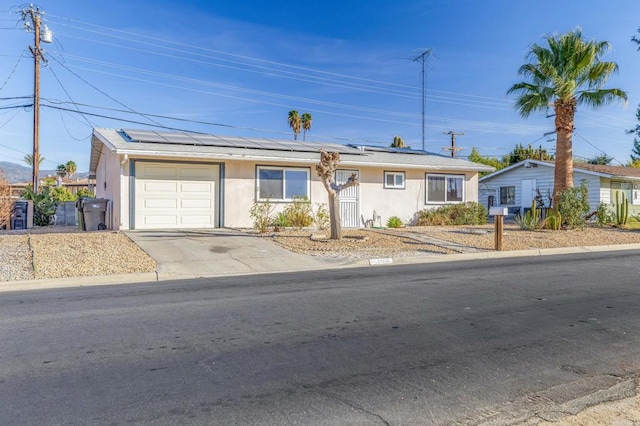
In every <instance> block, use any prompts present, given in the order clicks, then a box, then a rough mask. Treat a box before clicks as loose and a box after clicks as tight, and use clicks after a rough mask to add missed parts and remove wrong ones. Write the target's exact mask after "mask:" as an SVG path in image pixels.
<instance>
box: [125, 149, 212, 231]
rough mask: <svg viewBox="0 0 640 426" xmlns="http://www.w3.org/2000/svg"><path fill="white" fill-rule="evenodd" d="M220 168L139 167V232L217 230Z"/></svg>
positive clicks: (183, 165) (144, 164)
mask: <svg viewBox="0 0 640 426" xmlns="http://www.w3.org/2000/svg"><path fill="white" fill-rule="evenodd" d="M218 176H219V169H218V166H215V165H210V164H187V163H150V162H142V161H138V162H136V165H135V182H136V183H135V206H134V209H135V222H134V228H135V229H161V228H165V229H168V228H214V227H215V226H216V224H217V221H216V216H217V214H216V213H217V207H216V204H217V203H216V186H217V180H218Z"/></svg>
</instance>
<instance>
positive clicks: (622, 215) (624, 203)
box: [615, 191, 629, 226]
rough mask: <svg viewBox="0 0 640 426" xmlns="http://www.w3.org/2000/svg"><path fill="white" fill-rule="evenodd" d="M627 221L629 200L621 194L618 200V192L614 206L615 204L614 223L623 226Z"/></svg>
mask: <svg viewBox="0 0 640 426" xmlns="http://www.w3.org/2000/svg"><path fill="white" fill-rule="evenodd" d="M628 220H629V200H627V196H626V195H624V192H623V193H622V199H620V191H616V204H615V221H616V225H617V226H623V225H626V224H627V221H628Z"/></svg>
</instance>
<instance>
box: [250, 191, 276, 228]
mask: <svg viewBox="0 0 640 426" xmlns="http://www.w3.org/2000/svg"><path fill="white" fill-rule="evenodd" d="M274 208H275V207H274V206H272V205H271V202H270V201H269V199H266V200H264V201H254V202H253V206H251V210H249V215H250V216H251V219H252V220H253V228H254V229H257V230H258V232H260V233H264V232H267V229H269V224H270V223H271V213H273V209H274Z"/></svg>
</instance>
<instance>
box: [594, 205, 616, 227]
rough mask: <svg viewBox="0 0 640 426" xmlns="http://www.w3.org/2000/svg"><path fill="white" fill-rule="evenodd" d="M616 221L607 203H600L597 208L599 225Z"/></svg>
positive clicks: (597, 222)
mask: <svg viewBox="0 0 640 426" xmlns="http://www.w3.org/2000/svg"><path fill="white" fill-rule="evenodd" d="M613 222H614V217H613V213H612V212H611V210H609V208H608V207H607V205H606V204H605V203H600V204H598V208H597V209H596V224H597V225H598V226H607V225H611V224H612V223H613Z"/></svg>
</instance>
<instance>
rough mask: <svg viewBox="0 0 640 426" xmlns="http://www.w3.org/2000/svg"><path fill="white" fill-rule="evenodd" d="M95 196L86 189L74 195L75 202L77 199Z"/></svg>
mask: <svg viewBox="0 0 640 426" xmlns="http://www.w3.org/2000/svg"><path fill="white" fill-rule="evenodd" d="M95 196H96V194H94V193H93V192H91V191H90V190H89V189H88V188H82V189H79V190H78V192H77V193H76V200H77V199H78V198H95Z"/></svg>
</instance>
